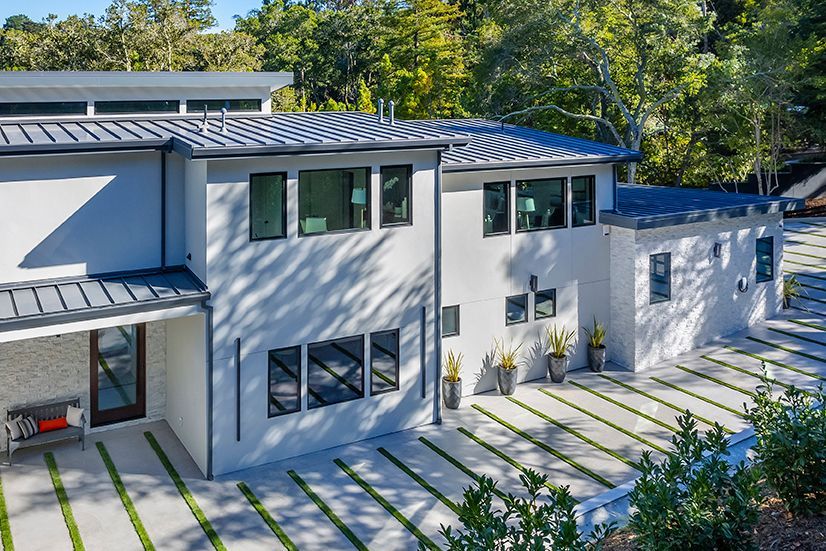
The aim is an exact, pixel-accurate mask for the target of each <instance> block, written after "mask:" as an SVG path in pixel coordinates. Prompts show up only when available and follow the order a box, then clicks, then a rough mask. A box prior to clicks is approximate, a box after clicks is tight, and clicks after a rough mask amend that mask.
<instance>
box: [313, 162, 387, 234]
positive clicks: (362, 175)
mask: <svg viewBox="0 0 826 551" xmlns="http://www.w3.org/2000/svg"><path fill="white" fill-rule="evenodd" d="M370 212H371V211H370V169H369V168H345V169H330V170H303V171H301V172H299V173H298V225H299V227H298V234H299V235H309V234H313V233H324V232H333V231H340V230H357V229H370Z"/></svg>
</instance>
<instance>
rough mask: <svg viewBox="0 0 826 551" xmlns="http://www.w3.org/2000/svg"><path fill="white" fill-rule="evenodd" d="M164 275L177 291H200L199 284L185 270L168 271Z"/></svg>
mask: <svg viewBox="0 0 826 551" xmlns="http://www.w3.org/2000/svg"><path fill="white" fill-rule="evenodd" d="M164 275H165V276H166V279H168V280H169V282H170V283H171V284H172V285H174V286H175V288H176V289H177V290H178V292H179V293H197V292H199V291H201V287H200V285H198V283H196V282H195V281H194V280H193V279H192V277H191V276H190V275H189V274H188V273H186V272H169V273H167V274H164Z"/></svg>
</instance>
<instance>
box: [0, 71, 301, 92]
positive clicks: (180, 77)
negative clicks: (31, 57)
mask: <svg viewBox="0 0 826 551" xmlns="http://www.w3.org/2000/svg"><path fill="white" fill-rule="evenodd" d="M292 83H293V74H292V73H291V72H217V71H211V72H195V71H186V72H184V71H179V72H171V71H152V72H150V71H0V89H3V88H6V89H9V88H54V87H58V88H73V87H79V88H109V87H116V88H119V87H129V88H154V87H158V86H160V87H172V88H178V87H180V88H187V87H204V86H205V87H224V86H227V87H269V89H270V91H271V92H272V91H274V90H277V89H279V88H283V87H284V86H289V85H291V84H292Z"/></svg>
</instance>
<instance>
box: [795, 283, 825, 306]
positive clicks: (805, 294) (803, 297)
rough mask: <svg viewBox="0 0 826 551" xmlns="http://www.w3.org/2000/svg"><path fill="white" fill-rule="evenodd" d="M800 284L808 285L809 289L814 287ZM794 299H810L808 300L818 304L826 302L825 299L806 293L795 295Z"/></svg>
mask: <svg viewBox="0 0 826 551" xmlns="http://www.w3.org/2000/svg"><path fill="white" fill-rule="evenodd" d="M801 286H803V287H808V288H809V289H814V287H812V286H811V285H803V284H801ZM796 300H798V301H804V300H810V301H812V302H816V303H818V304H826V300H824V299H822V298H815V297H812V296H809V294H808V293H804V294H802V295H800V296H799V297H797V299H796Z"/></svg>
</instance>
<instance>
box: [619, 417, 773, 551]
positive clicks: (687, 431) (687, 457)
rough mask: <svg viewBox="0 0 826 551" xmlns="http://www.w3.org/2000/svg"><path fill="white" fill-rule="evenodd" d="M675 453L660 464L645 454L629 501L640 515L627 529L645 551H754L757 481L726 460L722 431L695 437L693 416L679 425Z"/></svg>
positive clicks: (750, 472) (755, 476) (753, 474)
mask: <svg viewBox="0 0 826 551" xmlns="http://www.w3.org/2000/svg"><path fill="white" fill-rule="evenodd" d="M677 422H678V424H679V426H680V431H679V432H678V433H677V434H676V435H675V436H674V437H673V438H672V447H673V453H672V454H670V455H669V456H668V457H667V458H665V459H664V460H663V461H662V462H661V463H655V462H654V461H652V459H651V452H650V451H645V452H643V454H642V459H641V460H640V465H641V468H642V475H641V476H640V478H639V479H638V480H637V483H636V485H635V486H634V489H633V490H632V491H631V493H630V495H629V497H630V500H631V505H632V506H633V507H635V508H636V511H635V512H634V513H633V514H632V515H631V518H630V521H629V527H630V529H631V531H632V532H634V533H635V534H636V536H637V538H636V543H637V545H638V546H639V548H640V549H643V550H654V549H656V550H661V549H682V550H688V549H706V550H712V549H732V550H736V549H751V548H753V547H754V540H753V528H754V526H755V524H756V522H757V512H758V505H759V493H760V492H759V487H758V485H757V482H758V479H759V475H758V473H757V470H756V469H749V468H748V467H746V465H745V464H744V463H740V464H738V465H736V466H733V467H732V466H731V465H730V464H729V462H728V461H727V460H726V456H728V455H729V452H728V441H727V439H726V434H725V432H724V431H723V428H722V427H721V426H720V425H717V424H715V426H714V428H713V429H712V430H710V431H708V433H706V436H705V438H703V437H701V436H700V434H699V432H698V431H697V421H696V420H695V419H694V418H693V417H692V415H691V414H690V413H687V414H686V415H684V416H681V417H679V418H678V419H677Z"/></svg>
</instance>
